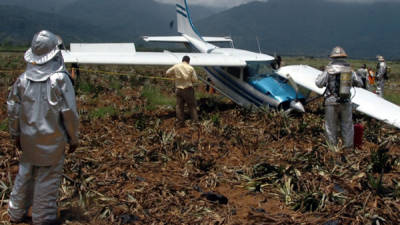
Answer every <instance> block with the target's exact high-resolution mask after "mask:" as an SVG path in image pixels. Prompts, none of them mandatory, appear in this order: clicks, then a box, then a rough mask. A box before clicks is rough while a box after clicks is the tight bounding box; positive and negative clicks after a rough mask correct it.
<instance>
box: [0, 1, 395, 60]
mask: <svg viewBox="0 0 400 225" xmlns="http://www.w3.org/2000/svg"><path fill="white" fill-rule="evenodd" d="M61 2H62V3H61ZM10 5H11V6H10ZM41 5H42V6H43V7H40V6H41ZM190 8H191V12H192V16H193V19H194V24H195V25H196V27H197V28H198V29H199V31H200V33H201V34H203V35H212V36H214V35H223V36H226V35H231V36H232V37H233V39H234V41H235V46H236V47H238V48H244V49H250V50H254V51H258V46H257V41H256V37H258V39H259V41H260V45H261V49H262V51H263V52H266V53H269V54H274V53H275V52H276V53H278V54H282V55H308V56H323V57H325V56H327V55H328V54H329V52H330V50H331V49H332V48H333V47H334V46H336V45H340V46H343V47H344V48H345V50H346V51H347V52H348V54H349V55H350V56H351V57H354V58H373V57H375V55H377V54H382V55H384V56H386V57H387V58H392V59H399V58H400V47H399V46H400V39H399V38H398V37H400V29H399V28H398V27H399V24H398V21H400V13H398V12H400V3H396V2H382V3H371V4H361V3H340V2H334V1H324V0H269V1H268V2H252V3H249V4H244V5H240V6H237V7H234V8H231V9H229V10H226V11H223V12H217V10H216V9H210V8H205V7H198V6H190ZM175 20H176V12H175V5H167V4H161V3H158V2H155V1H153V0H118V1H110V0H65V1H61V0H0V44H1V43H3V44H4V43H14V44H26V43H27V42H30V40H31V38H32V35H33V34H34V33H35V32H37V31H38V30H40V29H49V30H51V31H53V32H55V33H58V34H60V35H61V36H62V37H63V38H64V40H65V41H66V42H69V41H74V42H76V41H81V42H131V41H135V42H136V43H137V44H138V45H143V42H141V41H140V36H142V35H176V34H177V33H176V22H174V23H173V25H174V26H173V27H172V28H171V27H170V23H171V21H175ZM147 46H150V45H147Z"/></svg>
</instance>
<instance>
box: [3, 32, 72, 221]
mask: <svg viewBox="0 0 400 225" xmlns="http://www.w3.org/2000/svg"><path fill="white" fill-rule="evenodd" d="M61 43H62V40H61V38H59V37H58V36H56V35H54V34H53V33H51V32H49V31H40V32H39V33H37V34H35V35H34V37H33V40H32V45H31V48H29V49H28V50H27V51H26V52H25V56H24V58H25V61H26V62H27V68H26V70H25V72H24V73H23V74H22V75H20V76H19V77H18V79H17V80H16V82H15V83H14V85H13V87H12V89H11V91H10V93H9V96H8V100H7V107H8V119H9V129H10V134H11V135H12V137H13V138H14V140H15V143H16V146H17V148H19V149H20V150H22V156H21V158H20V163H19V170H18V174H17V176H16V178H15V182H14V187H13V190H12V192H11V196H10V201H9V207H8V213H9V215H10V220H11V222H15V223H18V222H21V221H24V220H25V219H26V217H27V213H28V209H29V208H30V207H32V222H33V224H35V225H37V224H57V219H58V218H57V197H58V189H59V186H60V183H61V178H62V171H63V164H64V154H65V153H64V149H65V147H66V145H67V144H69V152H73V151H74V150H75V149H76V148H77V146H78V124H79V119H78V113H77V109H76V102H75V91H74V87H73V85H72V82H71V80H70V77H69V74H68V72H67V70H66V67H65V65H64V60H63V57H62V55H61V52H60V49H59V48H58V46H59V45H60V44H61Z"/></svg>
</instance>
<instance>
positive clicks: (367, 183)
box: [0, 67, 400, 225]
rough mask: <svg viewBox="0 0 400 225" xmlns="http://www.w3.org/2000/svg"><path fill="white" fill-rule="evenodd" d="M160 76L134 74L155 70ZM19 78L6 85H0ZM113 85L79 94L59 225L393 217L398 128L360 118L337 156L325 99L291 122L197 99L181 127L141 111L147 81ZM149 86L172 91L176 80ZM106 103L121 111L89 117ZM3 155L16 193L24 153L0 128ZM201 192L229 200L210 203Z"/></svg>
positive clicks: (398, 189)
mask: <svg viewBox="0 0 400 225" xmlns="http://www.w3.org/2000/svg"><path fill="white" fill-rule="evenodd" d="M91 69H99V68H98V67H91ZM100 69H109V70H111V71H115V70H117V71H118V70H123V71H126V70H127V68H121V69H120V68H119V67H109V68H108V67H107V68H103V67H101V68H100ZM132 70H133V69H132ZM164 70H165V68H151V69H149V68H147V67H143V68H142V67H140V68H138V69H134V71H135V73H136V74H142V73H143V74H144V73H146V71H148V72H147V73H151V74H153V75H154V74H156V75H157V74H159V75H161V74H163V71H164ZM1 75H2V74H1ZM2 76H4V75H2ZM8 76H9V75H8ZM15 77H16V75H14V76H13V77H12V78H10V77H8V78H7V79H3V85H4V86H9V85H11V84H12V80H13V79H15ZM93 77H95V78H93ZM112 79H113V80H112V81H115V80H117V81H118V82H121V83H122V84H123V85H122V86H123V88H122V89H113V88H110V86H109V82H110V78H109V77H108V76H104V75H92V76H89V75H88V74H85V73H83V74H82V77H81V84H82V83H84V82H87V83H91V84H92V85H93V86H94V87H95V89H94V92H95V93H93V92H89V93H87V92H86V93H84V92H83V91H82V89H79V90H78V95H77V99H78V103H79V106H78V108H79V112H80V115H81V130H80V133H81V134H80V147H79V149H78V150H77V151H76V152H75V153H73V154H71V155H68V156H67V158H66V163H65V178H64V180H63V183H62V188H61V189H60V191H61V195H60V200H59V205H60V209H61V217H62V219H63V223H64V224H326V225H328V224H377V221H379V223H380V224H397V223H398V222H399V221H400V216H399V215H400V214H399V213H400V203H399V196H400V186H399V183H398V182H399V172H400V166H399V164H400V161H399V155H400V147H399V143H400V138H399V135H398V130H396V129H393V128H391V127H388V126H386V125H384V124H383V123H381V122H377V121H375V120H371V119H369V118H366V117H364V116H362V115H359V114H356V116H355V120H356V121H357V122H360V123H363V124H364V125H365V127H366V129H365V134H364V145H363V147H362V148H361V149H357V150H354V151H346V152H344V151H339V152H335V151H333V150H332V149H329V148H328V147H327V146H326V144H325V138H324V136H323V129H322V124H323V118H322V117H323V108H322V103H321V101H317V102H315V103H312V104H311V105H309V106H308V108H307V111H308V112H307V113H306V114H303V115H292V116H291V117H287V116H285V115H283V114H282V113H280V112H275V111H271V112H268V113H262V112H251V111H248V110H245V109H242V108H239V107H236V106H235V105H234V104H232V103H230V102H229V101H221V100H218V99H216V98H214V97H210V98H208V99H201V100H200V101H199V102H200V104H199V109H200V118H201V119H200V122H199V123H198V124H194V123H191V122H190V121H187V124H186V127H184V128H176V127H174V123H175V113H174V110H173V108H171V107H170V108H168V107H158V108H157V109H155V110H149V109H148V107H147V106H148V104H149V103H148V101H147V99H145V98H143V97H142V96H141V92H140V91H141V87H142V85H143V82H144V80H137V79H136V78H121V77H115V78H112ZM4 80H6V81H4ZM4 82H5V83H4ZM151 84H152V85H157V86H160V87H163V88H162V89H163V90H164V91H165V93H170V87H171V84H168V83H163V82H160V81H155V82H151ZM96 90H97V91H96ZM92 91H93V90H92ZM197 91H198V92H199V91H201V90H200V89H199V90H197ZM6 94H7V91H6V89H2V92H1V96H0V102H3V104H2V107H1V109H0V110H1V111H0V122H2V121H4V120H5V119H6V105H5V101H6ZM104 107H112V108H113V109H114V112H116V113H113V112H111V113H109V114H96V113H95V112H96V110H98V109H100V108H104ZM384 142H388V144H387V145H382V146H379V144H382V143H384ZM0 148H1V153H0V159H1V160H0V162H1V163H0V180H1V181H2V182H3V183H4V185H6V186H7V187H11V182H12V181H13V180H14V178H15V174H16V173H17V168H18V156H19V153H18V152H16V151H15V149H14V147H13V143H12V141H11V139H10V137H9V135H8V133H7V132H6V131H0ZM376 152H378V153H379V154H377V153H376ZM379 163H380V164H379ZM381 174H382V181H381V183H380V184H379V178H380V175H381ZM10 181H11V182H10ZM1 190H2V189H0V191H1ZM9 192H10V190H9V189H7V190H2V192H1V196H0V197H2V198H3V199H4V200H6V199H8V197H9ZM206 192H213V193H217V194H221V195H223V196H226V197H227V199H228V204H219V203H218V202H212V201H209V200H207V199H206V198H205V197H202V194H203V193H206ZM5 212H6V203H5V202H4V201H1V202H0V222H3V223H7V215H6V213H5Z"/></svg>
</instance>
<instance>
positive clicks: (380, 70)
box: [375, 62, 387, 98]
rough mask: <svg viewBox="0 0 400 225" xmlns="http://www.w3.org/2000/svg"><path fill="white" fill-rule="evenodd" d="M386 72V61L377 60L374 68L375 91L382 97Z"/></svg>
mask: <svg viewBox="0 0 400 225" xmlns="http://www.w3.org/2000/svg"><path fill="white" fill-rule="evenodd" d="M386 73H387V65H386V62H379V63H378V65H377V68H376V77H375V79H376V93H377V94H378V95H379V96H380V97H382V98H383V90H384V87H385V74H386Z"/></svg>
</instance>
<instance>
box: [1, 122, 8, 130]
mask: <svg viewBox="0 0 400 225" xmlns="http://www.w3.org/2000/svg"><path fill="white" fill-rule="evenodd" d="M0 131H8V119H5V120H3V121H1V122H0Z"/></svg>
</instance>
